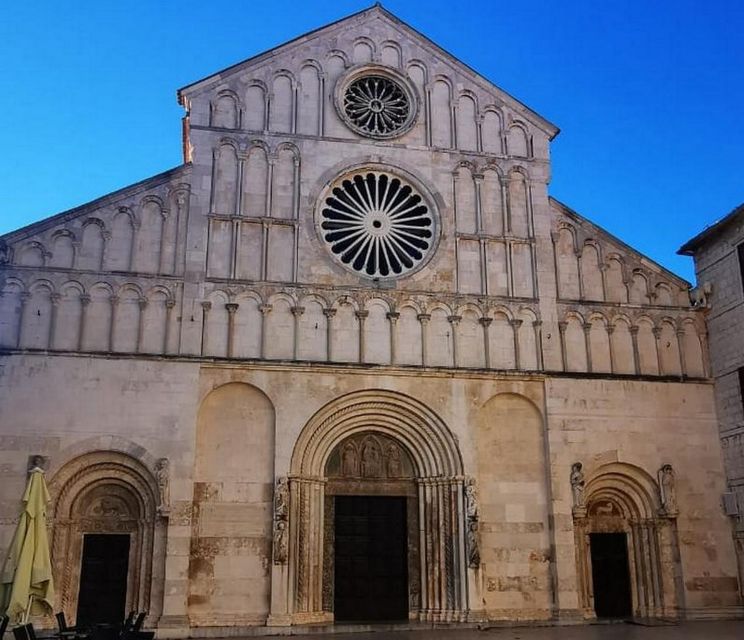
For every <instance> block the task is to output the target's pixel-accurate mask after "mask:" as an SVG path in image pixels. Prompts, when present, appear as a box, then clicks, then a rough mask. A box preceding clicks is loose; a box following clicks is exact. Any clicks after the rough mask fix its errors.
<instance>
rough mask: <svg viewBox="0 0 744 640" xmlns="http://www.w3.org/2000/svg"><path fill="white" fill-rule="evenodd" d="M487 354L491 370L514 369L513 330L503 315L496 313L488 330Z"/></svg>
mask: <svg viewBox="0 0 744 640" xmlns="http://www.w3.org/2000/svg"><path fill="white" fill-rule="evenodd" d="M488 336H489V341H490V342H489V353H490V356H491V368H492V369H514V368H515V367H516V358H515V355H514V329H513V328H512V325H511V323H510V321H509V318H507V317H506V315H504V314H503V313H499V312H496V313H495V314H494V315H493V321H492V322H491V326H490V327H489V328H488Z"/></svg>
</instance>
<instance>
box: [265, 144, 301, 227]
mask: <svg viewBox="0 0 744 640" xmlns="http://www.w3.org/2000/svg"><path fill="white" fill-rule="evenodd" d="M295 164H296V159H295V155H294V153H293V152H292V150H291V149H288V148H281V149H279V151H278V153H277V156H276V161H275V163H274V184H273V185H272V188H271V202H272V213H271V215H272V216H273V217H274V218H284V219H291V218H294V216H295V206H294V198H295V191H296V189H295Z"/></svg>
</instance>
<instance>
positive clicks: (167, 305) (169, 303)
mask: <svg viewBox="0 0 744 640" xmlns="http://www.w3.org/2000/svg"><path fill="white" fill-rule="evenodd" d="M175 306H176V301H175V300H174V299H173V298H168V299H167V300H166V301H165V308H166V309H172V308H173V307H175Z"/></svg>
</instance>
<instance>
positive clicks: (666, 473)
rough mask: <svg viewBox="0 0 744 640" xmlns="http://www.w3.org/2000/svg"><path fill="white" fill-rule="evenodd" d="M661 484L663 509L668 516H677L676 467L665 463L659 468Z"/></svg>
mask: <svg viewBox="0 0 744 640" xmlns="http://www.w3.org/2000/svg"><path fill="white" fill-rule="evenodd" d="M659 486H660V487H661V511H662V513H663V514H664V515H667V516H676V515H677V513H678V508H677V488H676V486H675V477H674V469H673V468H672V465H670V464H665V465H663V466H662V467H661V469H659Z"/></svg>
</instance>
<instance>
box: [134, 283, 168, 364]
mask: <svg viewBox="0 0 744 640" xmlns="http://www.w3.org/2000/svg"><path fill="white" fill-rule="evenodd" d="M168 301H169V298H168V295H167V294H166V292H165V291H162V290H159V289H156V290H154V291H151V292H150V294H149V295H148V297H147V304H146V305H145V307H144V309H143V311H142V314H143V317H142V344H141V346H140V351H141V352H142V353H165V352H166V351H167V345H166V343H165V339H166V336H167V333H168V327H167V320H168V307H167V305H168Z"/></svg>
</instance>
